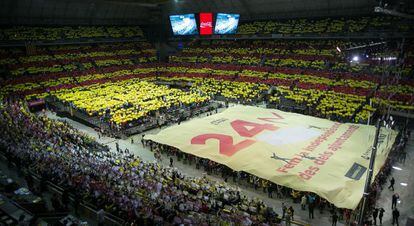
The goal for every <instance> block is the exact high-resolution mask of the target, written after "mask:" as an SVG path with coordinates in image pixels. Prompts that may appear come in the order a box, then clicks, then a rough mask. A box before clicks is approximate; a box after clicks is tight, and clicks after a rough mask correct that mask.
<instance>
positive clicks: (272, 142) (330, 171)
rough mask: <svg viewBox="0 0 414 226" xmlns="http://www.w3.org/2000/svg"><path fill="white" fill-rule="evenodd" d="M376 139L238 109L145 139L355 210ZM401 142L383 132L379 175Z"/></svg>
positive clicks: (370, 131) (331, 125)
mask: <svg viewBox="0 0 414 226" xmlns="http://www.w3.org/2000/svg"><path fill="white" fill-rule="evenodd" d="M374 135H375V127H374V126H367V125H360V124H348V123H346V124H341V123H337V122H333V121H329V120H326V119H320V118H316V117H311V116H306V115H301V114H295V113H288V112H283V111H279V110H275V109H264V108H259V107H250V106H236V107H232V108H229V109H227V110H225V111H224V112H222V113H219V114H215V115H212V116H209V117H205V118H201V119H194V120H191V121H189V122H185V123H182V124H181V125H178V126H172V127H169V128H166V129H164V130H162V131H161V132H160V133H158V134H157V135H147V136H146V137H145V138H146V139H149V140H153V141H156V142H158V143H162V144H166V145H169V146H173V147H176V148H178V149H180V150H181V151H183V152H186V153H190V154H192V155H196V156H199V157H203V158H207V159H211V160H213V161H215V162H218V163H221V164H224V165H226V166H228V167H230V168H232V169H233V170H237V171H245V172H248V173H251V174H254V175H256V176H258V177H261V178H264V179H267V180H270V181H272V182H274V183H277V184H280V185H284V186H287V187H291V188H293V189H296V190H299V191H310V192H314V193H316V194H318V195H320V196H322V197H324V198H326V199H327V200H328V201H330V202H331V203H333V204H335V205H336V206H337V207H340V208H348V209H355V208H356V207H357V205H358V203H359V201H360V200H361V198H362V194H363V189H364V183H365V179H366V175H367V168H368V165H369V157H370V155H371V146H372V144H373V142H374ZM395 137H396V132H395V131H393V130H390V129H385V128H382V129H381V132H380V137H379V146H378V151H377V158H376V162H375V170H374V174H375V175H376V174H377V173H378V171H379V169H380V168H381V166H382V165H383V164H384V161H385V159H386V158H387V156H388V153H389V151H390V149H391V147H392V144H393V143H394V140H395Z"/></svg>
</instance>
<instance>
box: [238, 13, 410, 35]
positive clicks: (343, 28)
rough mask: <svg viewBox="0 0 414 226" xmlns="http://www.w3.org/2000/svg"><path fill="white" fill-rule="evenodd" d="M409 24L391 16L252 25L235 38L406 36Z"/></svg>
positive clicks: (254, 22)
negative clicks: (377, 33) (363, 33)
mask: <svg viewBox="0 0 414 226" xmlns="http://www.w3.org/2000/svg"><path fill="white" fill-rule="evenodd" d="M410 29H413V26H412V23H410V21H409V20H404V19H401V18H399V17H392V16H362V17H352V18H344V17H341V18H317V19H307V18H303V19H290V20H270V21H253V22H246V23H242V24H240V26H239V28H238V32H237V34H241V35H244V34H248V35H252V34H259V35H260V34H283V35H291V34H319V35H321V34H322V35H323V34H343V33H346V34H349V33H358V32H408V31H409V30H410Z"/></svg>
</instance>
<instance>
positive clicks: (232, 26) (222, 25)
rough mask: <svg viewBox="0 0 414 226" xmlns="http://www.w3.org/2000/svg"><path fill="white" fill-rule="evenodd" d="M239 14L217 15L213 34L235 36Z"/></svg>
mask: <svg viewBox="0 0 414 226" xmlns="http://www.w3.org/2000/svg"><path fill="white" fill-rule="evenodd" d="M239 18H240V14H226V13H218V14H217V17H216V26H215V28H214V33H215V34H219V35H225V34H235V33H236V31H237V26H238V24H239Z"/></svg>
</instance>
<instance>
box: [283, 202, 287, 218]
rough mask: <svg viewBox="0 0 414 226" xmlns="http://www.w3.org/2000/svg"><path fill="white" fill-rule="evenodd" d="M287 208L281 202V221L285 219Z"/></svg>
mask: <svg viewBox="0 0 414 226" xmlns="http://www.w3.org/2000/svg"><path fill="white" fill-rule="evenodd" d="M286 210H287V207H286V205H285V203H284V202H282V219H283V218H285V215H286Z"/></svg>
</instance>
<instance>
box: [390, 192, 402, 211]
mask: <svg viewBox="0 0 414 226" xmlns="http://www.w3.org/2000/svg"><path fill="white" fill-rule="evenodd" d="M399 198H400V197H399V196H398V194H397V193H395V194H393V195H392V201H391V209H394V208H396V207H397V201H398V199H399Z"/></svg>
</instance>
